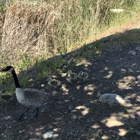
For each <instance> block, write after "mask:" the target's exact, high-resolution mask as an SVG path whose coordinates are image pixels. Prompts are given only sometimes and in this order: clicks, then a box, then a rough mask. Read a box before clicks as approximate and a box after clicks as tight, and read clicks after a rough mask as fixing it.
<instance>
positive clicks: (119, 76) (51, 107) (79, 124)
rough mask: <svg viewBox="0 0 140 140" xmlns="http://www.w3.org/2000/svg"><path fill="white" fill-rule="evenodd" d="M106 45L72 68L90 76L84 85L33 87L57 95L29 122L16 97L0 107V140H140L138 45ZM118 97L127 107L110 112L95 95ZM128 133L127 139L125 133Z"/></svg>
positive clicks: (139, 48)
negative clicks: (122, 99) (20, 115)
mask: <svg viewBox="0 0 140 140" xmlns="http://www.w3.org/2000/svg"><path fill="white" fill-rule="evenodd" d="M119 46H121V47H117V48H116V47H108V48H106V51H103V53H102V55H101V56H100V57H96V56H95V57H93V58H91V59H88V60H85V63H83V65H81V66H79V67H76V66H75V70H76V71H77V72H78V71H80V70H83V71H85V72H87V73H88V74H89V78H88V80H87V81H85V82H83V83H78V82H75V83H73V84H71V83H69V82H68V81H67V80H66V77H61V76H60V77H58V80H60V81H61V82H62V87H61V88H60V89H56V90H55V89H52V88H51V89H49V87H48V84H47V81H41V83H38V84H35V85H36V88H38V89H39V88H40V89H41V86H42V85H43V87H44V89H45V90H46V91H47V90H49V92H51V93H52V94H55V95H56V97H57V98H58V101H57V100H50V102H48V103H47V104H46V105H45V106H44V107H42V108H40V112H39V116H38V117H37V118H35V119H30V118H29V114H31V113H32V110H31V111H29V112H28V113H26V114H25V117H24V118H23V119H22V120H21V121H18V122H17V121H16V119H17V117H18V116H19V114H21V113H22V112H23V111H24V110H25V109H26V108H25V107H23V106H21V105H20V104H19V103H18V102H17V100H16V98H14V99H13V100H11V101H10V102H9V103H1V105H0V140H44V139H53V140H114V139H121V140H132V139H133V140H139V139H140V91H139V89H140V88H139V87H140V75H139V73H140V67H139V66H140V61H139V58H140V43H138V42H131V43H122V44H121V45H119ZM98 92H101V94H103V93H117V94H119V95H121V96H122V97H125V98H127V99H129V100H130V101H131V105H130V106H121V105H118V106H117V107H113V108H110V107H109V106H108V105H107V104H102V103H101V102H99V101H98V97H97V93H98ZM126 133H127V135H126Z"/></svg>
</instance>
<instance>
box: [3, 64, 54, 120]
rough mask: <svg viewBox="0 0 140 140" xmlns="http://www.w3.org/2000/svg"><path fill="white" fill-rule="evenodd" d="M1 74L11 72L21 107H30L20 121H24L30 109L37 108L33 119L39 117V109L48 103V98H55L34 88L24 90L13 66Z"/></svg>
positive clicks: (20, 117)
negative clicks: (23, 118)
mask: <svg viewBox="0 0 140 140" xmlns="http://www.w3.org/2000/svg"><path fill="white" fill-rule="evenodd" d="M1 72H11V74H12V75H13V78H14V82H15V86H16V98H17V100H18V102H19V103H20V104H21V105H24V106H27V107H28V108H27V110H26V111H25V112H23V113H22V114H21V115H20V116H19V118H18V120H21V119H22V117H23V115H24V114H25V113H26V112H27V111H28V110H29V108H30V107H35V108H36V114H35V115H33V116H32V117H37V116H38V112H39V107H41V106H42V105H43V104H44V103H45V102H47V100H48V98H51V97H53V96H51V95H50V94H49V93H46V92H43V91H41V90H37V89H33V88H25V89H23V88H22V87H21V85H20V83H19V81H18V78H17V74H16V72H15V70H14V68H13V67H12V66H7V67H6V68H4V69H2V70H1Z"/></svg>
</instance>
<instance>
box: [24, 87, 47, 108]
mask: <svg viewBox="0 0 140 140" xmlns="http://www.w3.org/2000/svg"><path fill="white" fill-rule="evenodd" d="M48 97H49V93H47V92H43V91H40V90H37V89H33V88H25V89H24V99H25V101H26V105H28V106H36V107H39V106H41V105H43V103H45V102H46V101H47V99H48Z"/></svg>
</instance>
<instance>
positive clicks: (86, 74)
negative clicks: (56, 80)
mask: <svg viewBox="0 0 140 140" xmlns="http://www.w3.org/2000/svg"><path fill="white" fill-rule="evenodd" d="M78 77H79V79H81V80H83V81H85V80H87V78H88V73H86V72H83V71H80V72H79V73H78Z"/></svg>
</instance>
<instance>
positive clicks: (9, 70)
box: [1, 66, 14, 72]
mask: <svg viewBox="0 0 140 140" xmlns="http://www.w3.org/2000/svg"><path fill="white" fill-rule="evenodd" d="M13 70H14V68H13V67H12V66H7V67H6V68H4V69H2V70H1V72H12V71H13Z"/></svg>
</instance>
